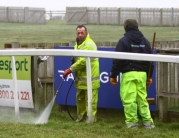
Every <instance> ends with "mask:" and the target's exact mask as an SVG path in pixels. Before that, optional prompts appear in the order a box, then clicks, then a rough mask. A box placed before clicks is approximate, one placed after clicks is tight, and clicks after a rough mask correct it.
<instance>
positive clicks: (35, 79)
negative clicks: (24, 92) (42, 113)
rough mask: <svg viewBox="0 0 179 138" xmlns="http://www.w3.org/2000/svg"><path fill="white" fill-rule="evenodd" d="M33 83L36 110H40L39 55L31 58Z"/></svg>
mask: <svg viewBox="0 0 179 138" xmlns="http://www.w3.org/2000/svg"><path fill="white" fill-rule="evenodd" d="M31 61H32V63H31V83H32V93H33V99H34V110H35V111H36V112H39V108H40V106H39V92H38V65H37V56H32V58H31Z"/></svg>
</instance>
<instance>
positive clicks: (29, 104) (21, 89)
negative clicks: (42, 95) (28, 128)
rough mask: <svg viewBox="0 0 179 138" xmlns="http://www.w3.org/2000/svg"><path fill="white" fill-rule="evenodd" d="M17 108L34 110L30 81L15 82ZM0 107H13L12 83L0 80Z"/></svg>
mask: <svg viewBox="0 0 179 138" xmlns="http://www.w3.org/2000/svg"><path fill="white" fill-rule="evenodd" d="M17 88H18V90H17V91H18V101H19V107H23V108H34V105H33V100H32V90H31V81H30V80H17ZM0 106H9V107H14V91H13V81H12V80H8V79H3V80H2V79H0Z"/></svg>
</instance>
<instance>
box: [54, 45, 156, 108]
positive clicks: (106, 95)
mask: <svg viewBox="0 0 179 138" xmlns="http://www.w3.org/2000/svg"><path fill="white" fill-rule="evenodd" d="M54 49H73V47H66V46H64V47H63V46H60V47H59V46H55V47H54ZM98 50H99V51H114V48H98ZM71 58H72V57H69V56H68V57H67V56H55V57H54V79H55V92H56V91H57V89H58V88H59V86H60V83H61V82H62V74H63V72H64V71H65V69H67V68H69V66H70V63H71ZM99 63H100V80H101V87H100V88H99V96H98V107H100V108H117V109H123V106H122V103H121V100H120V96H119V89H120V85H119V83H118V85H117V86H115V87H114V86H113V85H112V84H111V83H110V82H109V77H110V71H111V67H112V59H108V58H100V59H99ZM155 70H156V68H155V66H154V73H153V76H152V79H153V83H152V85H151V86H150V87H149V89H148V98H156V80H155V72H156V71H155ZM73 79H74V74H70V75H68V76H67V77H66V78H65V80H64V82H63V84H62V86H61V88H60V90H59V92H58V94H57V96H56V103H57V104H61V105H65V104H67V105H76V88H75V86H74V83H73ZM118 81H120V75H119V76H118ZM72 83H73V84H72ZM71 84H72V87H71V89H70V90H69V88H70V85H71ZM68 92H69V93H68ZM67 94H68V96H67ZM150 110H152V111H155V110H156V106H155V105H150Z"/></svg>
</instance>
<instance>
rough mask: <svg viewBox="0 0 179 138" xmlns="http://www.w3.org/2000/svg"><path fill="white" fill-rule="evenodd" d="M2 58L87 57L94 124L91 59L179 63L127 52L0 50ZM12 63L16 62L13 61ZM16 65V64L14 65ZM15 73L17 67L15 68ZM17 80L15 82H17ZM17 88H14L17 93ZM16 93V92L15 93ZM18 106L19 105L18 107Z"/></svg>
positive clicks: (172, 58)
mask: <svg viewBox="0 0 179 138" xmlns="http://www.w3.org/2000/svg"><path fill="white" fill-rule="evenodd" d="M0 55H1V56H40V55H49V56H56V55H58V56H59V55H60V56H82V57H86V66H87V78H88V79H87V86H88V105H89V106H88V113H89V116H88V120H89V122H90V123H92V105H91V104H92V87H91V79H90V78H91V70H90V69H91V64H90V57H99V58H112V59H128V60H142V61H157V62H170V63H179V56H171V55H154V54H137V53H125V52H106V51H83V50H78V51H74V50H66V49H60V50H57V49H29V50H28V49H26V50H24V49H23V50H22V49H13V50H11V49H9V50H0ZM12 62H15V61H14V60H12ZM13 64H14V63H13ZM12 70H13V73H14V72H15V67H13V69H12ZM15 81H16V80H14V82H15ZM14 85H16V83H14ZM16 88H17V86H14V90H15V91H16ZM15 91H14V92H15ZM16 106H17V105H16Z"/></svg>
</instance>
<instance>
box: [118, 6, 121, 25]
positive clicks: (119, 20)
mask: <svg viewBox="0 0 179 138" xmlns="http://www.w3.org/2000/svg"><path fill="white" fill-rule="evenodd" d="M120 22H121V9H120V8H118V25H120Z"/></svg>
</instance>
